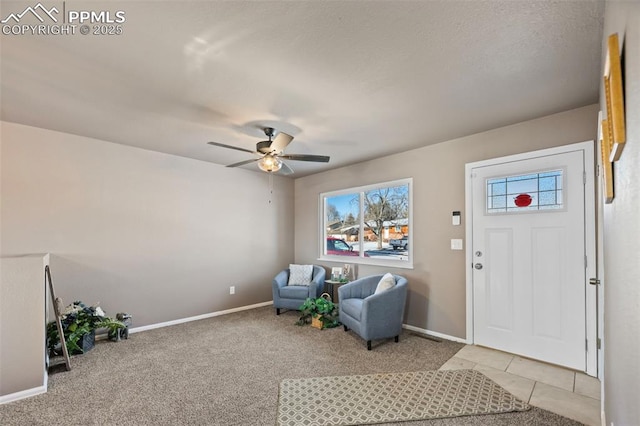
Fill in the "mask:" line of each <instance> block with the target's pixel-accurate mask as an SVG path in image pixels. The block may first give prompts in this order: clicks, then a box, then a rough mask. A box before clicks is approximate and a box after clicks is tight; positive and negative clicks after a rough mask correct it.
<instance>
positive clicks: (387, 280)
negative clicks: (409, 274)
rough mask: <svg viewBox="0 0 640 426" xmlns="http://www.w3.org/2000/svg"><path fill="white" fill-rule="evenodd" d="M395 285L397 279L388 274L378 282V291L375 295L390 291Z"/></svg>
mask: <svg viewBox="0 0 640 426" xmlns="http://www.w3.org/2000/svg"><path fill="white" fill-rule="evenodd" d="M394 285H396V279H395V278H394V276H393V275H392V274H390V273H388V272H387V273H386V274H384V276H383V277H382V279H381V280H380V281H379V282H378V286H377V287H376V291H375V292H374V294H378V293H382V292H383V291H385V290H389V289H390V288H392V287H393V286H394Z"/></svg>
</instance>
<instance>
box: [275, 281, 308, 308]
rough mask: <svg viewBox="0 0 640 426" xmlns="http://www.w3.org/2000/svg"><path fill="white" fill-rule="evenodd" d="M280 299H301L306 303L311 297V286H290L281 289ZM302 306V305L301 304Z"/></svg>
mask: <svg viewBox="0 0 640 426" xmlns="http://www.w3.org/2000/svg"><path fill="white" fill-rule="evenodd" d="M280 297H284V298H285V299H300V300H302V301H304V300H305V299H306V298H307V297H310V295H309V284H307V285H288V286H285V287H282V288H281V289H280ZM300 304H301V305H302V303H300Z"/></svg>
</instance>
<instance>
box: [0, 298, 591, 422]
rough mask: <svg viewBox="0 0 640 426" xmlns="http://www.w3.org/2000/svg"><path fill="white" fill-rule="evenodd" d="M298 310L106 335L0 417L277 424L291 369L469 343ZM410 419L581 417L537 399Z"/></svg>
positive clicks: (406, 365) (363, 370) (377, 369)
mask: <svg viewBox="0 0 640 426" xmlns="http://www.w3.org/2000/svg"><path fill="white" fill-rule="evenodd" d="M176 303H181V302H180V301H176ZM183 303H189V301H188V300H185V301H184V302H183ZM132 314H133V321H134V325H135V320H136V317H135V312H132ZM298 316H299V315H298V313H297V312H291V311H289V312H284V313H283V314H282V315H280V316H276V315H275V313H274V309H273V308H269V307H265V308H259V309H253V310H250V311H243V312H237V313H234V314H229V315H223V316H219V317H215V318H209V319H204V320H200V321H194V322H190V323H185V324H180V325H175V326H172V327H165V328H159V329H156V330H150V331H145V332H142V333H135V334H131V336H130V337H129V340H124V341H121V342H110V341H98V342H96V347H95V348H94V349H93V350H92V351H91V352H89V353H87V354H85V355H80V356H76V357H73V358H72V360H71V362H72V366H73V369H72V370H71V371H69V372H62V373H57V374H52V375H50V376H49V391H48V392H47V393H46V394H43V395H38V396H35V397H33V398H27V399H23V400H21V401H16V402H13V403H10V404H4V405H0V425H2V426H14V425H20V426H22V425H58V424H64V425H65V426H67V425H119V426H120V425H214V426H215V425H238V426H240V425H241V426H245V425H249V426H256V425H269V426H273V425H275V424H276V414H277V407H278V386H279V384H280V382H281V381H282V380H284V379H288V378H303V377H318V376H341V375H358V374H374V373H395V372H398V373H399V372H406V371H422V370H437V369H438V368H439V367H440V366H441V365H442V364H444V363H445V362H446V361H447V360H448V359H449V358H451V357H452V356H453V355H454V354H455V353H456V352H458V350H459V349H460V348H461V347H462V346H463V345H462V344H459V343H454V342H449V341H443V342H441V343H438V342H433V341H431V340H427V339H424V338H421V337H418V336H415V335H413V334H411V333H408V332H404V333H402V335H401V336H400V343H394V342H393V339H390V340H387V341H375V342H374V345H373V346H374V347H373V350H372V351H367V348H366V343H365V342H364V341H363V340H362V339H360V338H359V337H358V336H356V335H355V334H353V333H352V332H350V331H349V332H345V331H343V330H342V328H333V329H328V330H322V331H320V330H317V329H315V328H311V327H298V326H296V325H294V323H295V322H296V320H297V319H298ZM405 425H406V426H408V424H406V423H405ZM410 425H411V426H424V425H428V426H451V425H469V426H480V425H492V426H493V425H500V426H506V425H536V426H537V425H553V426H559V425H561V426H575V425H578V423H576V422H573V421H572V420H569V419H567V418H564V417H561V416H558V415H556V414H553V413H550V412H548V411H545V410H541V409H539V408H535V407H534V408H532V409H531V410H529V411H524V412H513V413H506V414H496V415H493V414H489V415H485V416H467V417H457V418H450V419H438V420H419V421H416V422H413V423H410Z"/></svg>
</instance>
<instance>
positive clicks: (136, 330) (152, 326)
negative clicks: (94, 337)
mask: <svg viewBox="0 0 640 426" xmlns="http://www.w3.org/2000/svg"><path fill="white" fill-rule="evenodd" d="M269 305H273V301H269V302H262V303H256V304H254V305H247V306H240V307H238V308H232V309H226V310H224V311H217V312H211V313H208V314H202V315H196V316H194V317H188V318H180V319H177V320H172V321H166V322H159V323H157V324H150V325H143V326H142V327H134V328H131V329H129V333H139V332H141V331H147V330H153V329H155V328H162V327H169V326H171V325H177V324H183V323H185V322H191V321H198V320H201V319H206V318H213V317H217V316H220V315H227V314H232V313H234V312H240V311H246V310H249V309H255V308H262V307H263V306H269Z"/></svg>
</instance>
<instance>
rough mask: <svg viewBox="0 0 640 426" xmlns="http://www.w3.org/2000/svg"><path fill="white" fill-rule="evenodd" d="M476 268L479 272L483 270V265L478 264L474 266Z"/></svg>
mask: <svg viewBox="0 0 640 426" xmlns="http://www.w3.org/2000/svg"><path fill="white" fill-rule="evenodd" d="M473 267H474V268H476V269H477V270H480V269H482V263H476V264H475V265H473Z"/></svg>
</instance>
